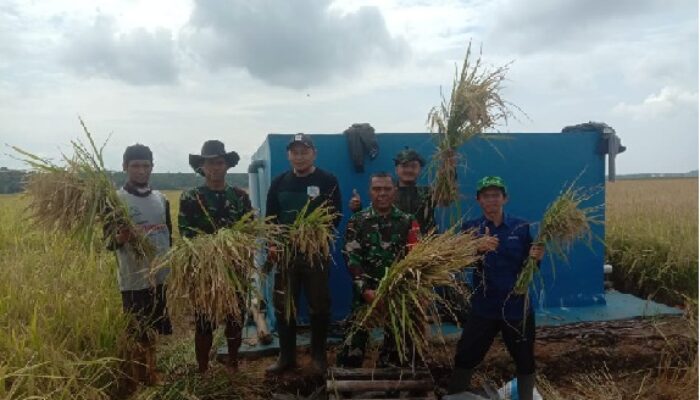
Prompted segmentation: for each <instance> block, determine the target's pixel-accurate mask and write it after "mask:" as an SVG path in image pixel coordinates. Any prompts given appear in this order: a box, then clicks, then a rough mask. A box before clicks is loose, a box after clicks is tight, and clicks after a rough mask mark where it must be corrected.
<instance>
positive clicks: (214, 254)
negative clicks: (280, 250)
mask: <svg viewBox="0 0 700 400" xmlns="http://www.w3.org/2000/svg"><path fill="white" fill-rule="evenodd" d="M279 231H280V230H279V227H278V226H277V225H275V224H272V223H270V219H269V218H268V219H259V218H255V212H254V211H251V212H248V213H247V214H245V215H244V216H243V217H241V219H239V220H238V221H236V222H235V223H234V224H233V226H231V227H228V228H224V229H220V230H218V231H217V232H216V233H213V234H200V235H197V236H196V237H194V238H192V239H188V238H184V237H183V238H182V239H181V241H179V242H178V243H176V245H175V246H173V247H172V248H171V249H170V251H169V252H168V253H166V254H165V255H164V256H163V257H162V258H160V259H158V260H156V262H155V266H154V268H153V271H152V273H153V274H155V273H157V272H158V271H159V270H161V269H163V268H170V277H169V282H168V293H167V294H168V303H169V304H170V305H175V304H180V303H181V302H182V300H183V299H188V300H189V302H190V304H191V306H192V307H193V308H194V310H195V311H196V312H197V313H199V314H200V315H202V316H205V317H206V318H207V319H209V320H210V321H212V322H214V323H223V322H224V321H225V320H226V318H227V317H228V316H234V317H236V318H238V317H240V316H241V315H243V313H244V312H245V304H244V302H245V299H246V297H247V294H248V293H249V292H250V291H251V290H253V289H254V282H253V279H252V278H253V275H254V273H255V272H256V268H257V267H256V265H255V254H256V252H258V251H261V250H262V248H263V247H264V245H265V243H266V242H268V241H274V240H275V239H274V237H276V236H277V235H279V233H280V232H279Z"/></svg>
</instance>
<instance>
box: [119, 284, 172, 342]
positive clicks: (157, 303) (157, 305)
mask: <svg viewBox="0 0 700 400" xmlns="http://www.w3.org/2000/svg"><path fill="white" fill-rule="evenodd" d="M166 291H167V288H166V286H165V285H158V286H156V287H152V288H148V289H142V290H126V291H123V292H121V294H122V305H123V308H124V312H125V313H127V314H130V315H132V316H133V320H132V321H131V323H130V324H129V334H130V335H131V336H132V337H134V338H136V339H137V340H139V341H141V342H147V341H148V339H149V338H148V335H149V333H150V332H151V331H155V332H157V333H158V334H161V335H170V334H172V333H173V327H172V324H171V323H170V317H169V316H168V312H167V301H166V299H167V296H166Z"/></svg>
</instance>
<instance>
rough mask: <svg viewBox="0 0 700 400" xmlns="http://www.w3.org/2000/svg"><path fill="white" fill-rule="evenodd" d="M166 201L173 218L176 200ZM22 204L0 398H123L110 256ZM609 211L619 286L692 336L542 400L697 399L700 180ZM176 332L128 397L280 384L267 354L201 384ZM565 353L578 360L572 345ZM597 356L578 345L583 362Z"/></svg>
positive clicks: (1, 321) (2, 344) (263, 393)
mask: <svg viewBox="0 0 700 400" xmlns="http://www.w3.org/2000/svg"><path fill="white" fill-rule="evenodd" d="M168 196H169V197H170V199H171V204H172V205H173V207H172V212H173V216H175V215H176V213H177V196H178V193H176V192H172V193H168ZM24 204H25V203H24V200H23V199H22V198H21V197H20V196H16V195H5V196H0V268H2V272H1V275H0V276H2V279H0V399H25V398H34V399H109V398H123V397H124V394H123V393H120V387H121V385H120V382H121V381H122V380H123V377H122V376H121V373H120V372H119V371H120V358H121V356H122V353H123V349H124V348H125V346H127V344H128V343H127V341H126V339H125V337H124V336H123V333H122V332H124V330H125V329H124V328H125V326H126V323H127V321H126V319H125V317H124V316H123V315H122V312H121V299H120V295H119V291H118V288H117V282H116V261H115V258H114V255H112V254H110V253H109V252H106V251H102V249H99V248H85V247H84V245H82V244H80V243H79V242H77V241H75V240H73V239H71V238H69V237H64V236H62V235H59V234H47V233H44V232H43V231H41V230H39V229H38V228H37V227H36V226H34V224H32V223H31V221H28V220H27V219H26V217H25V215H24V214H23V212H22V209H23V206H24ZM606 207H607V216H606V218H607V221H606V223H607V237H606V238H605V240H606V244H607V248H608V251H607V259H608V262H610V263H611V264H613V265H614V271H615V273H614V280H615V286H616V288H618V289H620V290H624V291H628V292H633V293H635V294H637V295H641V296H644V297H650V298H654V299H657V300H659V301H662V302H665V303H667V304H670V305H677V306H685V307H686V309H687V310H688V313H687V316H686V319H684V320H682V321H676V322H674V323H673V324H672V325H673V329H671V331H672V332H671V333H668V334H663V335H661V336H662V338H661V339H658V338H657V339H658V340H659V341H661V343H670V342H671V339H669V338H671V336H673V335H678V336H679V337H683V338H687V339H688V340H686V341H683V343H685V345H684V346H675V347H673V349H672V350H669V348H668V346H665V345H661V346H660V347H658V348H657V347H653V346H652V347H650V346H649V344H648V343H649V342H648V341H646V340H645V341H640V343H639V344H638V347H636V348H635V347H633V345H635V344H634V343H627V346H626V347H625V346H622V345H623V343H617V344H614V345H613V344H610V345H605V346H611V347H610V349H611V350H612V349H613V347H615V348H623V349H624V352H625V353H635V351H636V350H635V349H638V350H639V351H640V352H641V351H647V352H649V351H653V352H657V353H658V357H657V358H655V360H656V359H658V362H656V365H652V366H650V367H648V368H647V369H644V370H642V367H639V372H634V371H632V372H629V371H625V372H624V373H621V372H616V371H615V365H614V364H606V366H603V365H599V367H598V369H597V370H595V371H591V370H590V369H585V370H584V369H583V366H584V365H598V364H596V363H599V361H598V360H597V359H596V358H595V357H597V356H596V355H595V354H594V353H591V356H590V357H591V358H590V359H588V360H586V359H571V360H570V362H568V363H567V364H566V367H559V364H556V365H557V368H554V367H552V368H550V369H551V370H553V371H558V372H560V373H562V374H567V375H568V376H569V378H568V379H554V380H552V381H550V382H547V381H543V382H542V383H541V384H540V387H541V388H543V394H544V395H545V398H546V399H560V398H561V399H563V398H567V399H584V398H585V399H626V398H638V399H656V398H668V399H677V398H688V399H690V398H693V399H694V398H697V376H698V368H697V323H696V321H697V319H696V318H695V317H696V315H695V314H696V312H697V311H696V310H697V308H696V306H697V298H698V292H697V286H698V181H697V179H673V180H671V179H669V180H644V181H618V182H615V183H611V184H608V187H607V203H606ZM174 220H176V219H175V218H174ZM665 323H666V322H663V321H662V322H658V323H657V322H651V323H650V324H652V325H650V328H649V329H651V330H652V331H654V332H669V331H668V330H664V329H666V328H663V326H666V325H663V324H665ZM175 329H176V332H175V335H174V337H171V338H167V339H165V340H162V341H161V342H160V346H159V367H160V369H161V370H162V371H163V373H164V375H165V381H166V384H165V385H164V386H161V387H157V388H142V389H141V390H139V391H138V392H137V393H135V394H133V395H132V396H131V397H130V398H134V399H237V398H239V399H242V398H245V399H246V400H253V399H266V398H271V391H272V390H274V389H275V388H279V387H280V386H283V385H284V383H281V382H277V381H275V382H269V381H266V380H265V379H264V375H263V373H262V372H261V371H262V368H263V367H264V366H265V365H266V364H267V363H269V362H271V361H272V359H271V358H269V359H263V360H259V361H252V362H247V363H246V364H245V368H244V369H245V370H244V371H243V372H242V373H241V374H240V375H239V376H237V377H235V378H234V379H229V378H228V377H227V376H226V374H225V372H224V370H223V369H222V368H219V367H216V368H214V369H213V371H212V376H210V377H209V378H207V379H202V378H201V377H199V376H197V375H196V374H195V373H194V371H195V370H196V365H195V361H194V351H193V348H192V347H193V344H192V332H191V328H190V326H189V324H188V322H187V321H176V326H175ZM596 329H597V328H596ZM608 336H609V335H608ZM656 336H657V337H658V336H659V334H656ZM601 340H603V339H601ZM688 343H690V345H688ZM538 346H539V342H538ZM561 346H562V349H563V350H562V351H564V350H565V351H566V352H565V353H562V354H566V356H565V357H570V356H571V354H572V351H571V349H570V346H568V345H567V346H564V345H561ZM601 346H602V345H601ZM630 346H632V347H630ZM602 349H603V350H605V347H603V348H602ZM550 350H551V351H550ZM550 350H548V351H547V352H543V353H538V359H540V361H541V362H542V363H544V364H545V367H544V368H543V371H546V370H547V369H546V364H547V363H551V365H555V363H561V362H562V361H563V360H562V359H555V358H554V356H552V354H559V353H554V350H552V349H550ZM589 352H590V350H589V349H588V348H585V349H582V352H581V354H584V356H582V357H585V354H588V353H589ZM540 354H541V356H540ZM504 357H505V356H504ZM487 361H488V359H487ZM577 366H578V367H577ZM489 368H492V367H491V366H489V367H486V370H487V371H489V370H490V369H489ZM565 368H568V370H566V371H564V369H565ZM577 368H581V370H577ZM645 368H646V367H645ZM635 374H636V375H635ZM571 377H577V378H576V380H572V379H570V378H571ZM623 382H631V383H630V384H624V385H623ZM289 398H294V397H289Z"/></svg>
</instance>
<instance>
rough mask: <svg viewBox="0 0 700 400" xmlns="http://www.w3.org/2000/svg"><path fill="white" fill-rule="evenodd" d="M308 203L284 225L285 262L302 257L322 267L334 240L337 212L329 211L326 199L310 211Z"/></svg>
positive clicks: (313, 264) (309, 202)
mask: <svg viewBox="0 0 700 400" xmlns="http://www.w3.org/2000/svg"><path fill="white" fill-rule="evenodd" d="M310 204H311V201H308V202H307V203H306V204H305V205H304V207H303V208H302V209H301V210H300V211H299V212H298V213H297V215H296V218H295V219H294V222H293V223H292V224H291V225H288V226H287V227H286V232H285V235H286V239H287V240H286V244H287V246H286V249H285V255H286V257H287V259H286V261H287V262H286V264H287V265H289V263H291V262H292V261H293V260H295V259H298V258H299V257H303V258H305V259H306V261H307V262H308V263H309V264H310V265H311V266H316V267H319V268H323V267H324V264H325V262H326V260H328V258H329V257H330V254H331V246H332V244H333V241H334V240H335V235H334V231H335V225H334V221H335V219H336V218H337V217H338V213H335V212H333V211H331V208H330V205H329V204H328V202H327V201H324V202H323V203H321V205H319V206H318V207H316V208H315V209H313V210H312V211H309V206H310Z"/></svg>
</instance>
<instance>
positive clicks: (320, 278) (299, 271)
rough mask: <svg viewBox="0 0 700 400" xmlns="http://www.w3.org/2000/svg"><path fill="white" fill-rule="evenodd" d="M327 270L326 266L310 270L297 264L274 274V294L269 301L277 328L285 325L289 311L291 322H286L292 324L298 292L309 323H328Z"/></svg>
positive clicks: (329, 300)
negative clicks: (305, 307)
mask: <svg viewBox="0 0 700 400" xmlns="http://www.w3.org/2000/svg"><path fill="white" fill-rule="evenodd" d="M329 270H330V268H329V267H328V266H324V267H318V266H310V265H308V264H307V263H304V262H301V261H297V262H294V263H292V264H291V265H290V266H289V267H287V268H286V269H285V270H283V271H278V272H277V273H276V274H275V293H274V295H273V299H272V300H273V304H274V306H275V318H277V321H278V322H277V323H278V324H279V323H280V321H287V315H288V312H287V311H289V308H290V307H291V308H292V309H291V316H292V318H291V321H289V322H290V323H292V324H293V322H294V318H293V316H294V315H295V312H294V307H295V306H296V302H297V299H298V298H299V293H300V291H301V290H302V289H303V290H304V293H305V294H306V300H307V302H308V304H309V317H310V318H311V321H312V323H313V321H314V320H319V321H321V320H322V321H328V319H329V318H330V314H331V296H330V291H329V289H328V276H329ZM290 303H291V304H290Z"/></svg>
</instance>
